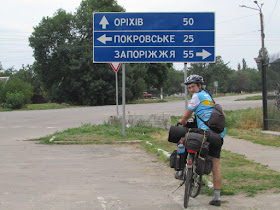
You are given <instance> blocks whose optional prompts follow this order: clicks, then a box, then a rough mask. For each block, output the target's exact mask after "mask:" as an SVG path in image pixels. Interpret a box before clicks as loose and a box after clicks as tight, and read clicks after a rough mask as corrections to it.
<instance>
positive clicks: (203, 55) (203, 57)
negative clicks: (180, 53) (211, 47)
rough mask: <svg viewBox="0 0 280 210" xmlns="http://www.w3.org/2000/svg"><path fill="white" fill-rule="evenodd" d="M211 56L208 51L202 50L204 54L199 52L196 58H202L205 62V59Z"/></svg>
mask: <svg viewBox="0 0 280 210" xmlns="http://www.w3.org/2000/svg"><path fill="white" fill-rule="evenodd" d="M210 55H212V54H211V53H209V52H207V51H206V50H204V49H203V50H202V52H197V53H196V56H202V60H204V59H205V58H208V57H209V56H210Z"/></svg>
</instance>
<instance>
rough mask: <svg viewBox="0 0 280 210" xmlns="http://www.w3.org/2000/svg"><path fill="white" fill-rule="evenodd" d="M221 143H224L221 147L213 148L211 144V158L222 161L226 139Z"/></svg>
mask: <svg viewBox="0 0 280 210" xmlns="http://www.w3.org/2000/svg"><path fill="white" fill-rule="evenodd" d="M221 141H222V144H221V147H214V146H213V145H212V146H211V144H210V146H209V153H208V154H209V155H210V156H211V157H214V158H218V159H220V157H221V150H222V146H223V143H224V139H221Z"/></svg>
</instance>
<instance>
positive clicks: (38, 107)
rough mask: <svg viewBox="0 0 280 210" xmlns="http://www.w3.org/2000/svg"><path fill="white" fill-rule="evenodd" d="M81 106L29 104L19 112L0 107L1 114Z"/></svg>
mask: <svg viewBox="0 0 280 210" xmlns="http://www.w3.org/2000/svg"><path fill="white" fill-rule="evenodd" d="M76 107H80V106H71V105H69V104H66V103H62V104H57V103H44V104H28V105H26V106H25V107H23V108H21V109H17V110H12V109H3V108H1V107H0V112H6V111H22V110H47V109H65V108H76Z"/></svg>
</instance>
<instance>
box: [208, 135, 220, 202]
mask: <svg viewBox="0 0 280 210" xmlns="http://www.w3.org/2000/svg"><path fill="white" fill-rule="evenodd" d="M222 141H223V140H222ZM209 155H210V156H212V161H213V168H212V174H213V184H214V198H213V200H212V201H210V203H209V204H210V205H215V206H220V205H221V198H220V192H221V188H222V173H221V169H220V156H221V147H220V148H217V147H211V145H210V148H209Z"/></svg>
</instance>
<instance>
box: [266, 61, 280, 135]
mask: <svg viewBox="0 0 280 210" xmlns="http://www.w3.org/2000/svg"><path fill="white" fill-rule="evenodd" d="M266 68H267V75H266V78H267V119H266V120H267V122H268V130H275V131H280V60H279V59H278V60H276V61H275V62H271V63H269V64H268V65H267V66H266Z"/></svg>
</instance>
